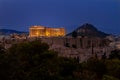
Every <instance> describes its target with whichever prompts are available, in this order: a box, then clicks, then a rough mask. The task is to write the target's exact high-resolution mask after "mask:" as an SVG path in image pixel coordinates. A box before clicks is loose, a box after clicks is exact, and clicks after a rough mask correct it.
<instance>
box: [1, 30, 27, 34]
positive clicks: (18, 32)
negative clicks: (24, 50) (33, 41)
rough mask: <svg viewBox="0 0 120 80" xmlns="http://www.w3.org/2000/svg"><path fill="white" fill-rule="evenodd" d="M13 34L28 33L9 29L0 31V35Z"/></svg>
mask: <svg viewBox="0 0 120 80" xmlns="http://www.w3.org/2000/svg"><path fill="white" fill-rule="evenodd" d="M13 33H17V34H22V33H25V34H28V32H23V31H16V30H11V29H0V35H10V34H13Z"/></svg>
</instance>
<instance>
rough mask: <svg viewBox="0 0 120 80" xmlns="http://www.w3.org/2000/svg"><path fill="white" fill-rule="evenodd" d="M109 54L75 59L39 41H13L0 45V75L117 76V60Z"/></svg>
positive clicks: (7, 79)
mask: <svg viewBox="0 0 120 80" xmlns="http://www.w3.org/2000/svg"><path fill="white" fill-rule="evenodd" d="M114 53H115V54H116V51H113V52H112V53H111V55H113V54H114ZM117 53H119V51H118V52H117ZM111 55H110V59H109V60H108V59H102V60H99V59H97V58H90V59H89V60H87V61H86V62H82V63H78V60H77V59H71V58H64V57H59V56H58V55H57V53H56V52H55V51H52V50H49V46H48V45H47V44H46V43H42V42H40V41H33V42H24V43H20V44H14V45H13V46H12V47H11V48H9V49H8V50H5V49H4V48H3V47H1V46H0V79H1V80H119V79H120V60H119V58H116V57H114V56H115V55H113V56H111Z"/></svg>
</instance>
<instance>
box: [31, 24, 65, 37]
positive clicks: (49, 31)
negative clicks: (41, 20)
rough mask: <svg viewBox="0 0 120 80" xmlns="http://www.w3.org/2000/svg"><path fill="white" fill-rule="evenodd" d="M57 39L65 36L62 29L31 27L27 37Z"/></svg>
mask: <svg viewBox="0 0 120 80" xmlns="http://www.w3.org/2000/svg"><path fill="white" fill-rule="evenodd" d="M41 36H46V37H58V36H65V29H64V28H50V27H44V26H31V27H30V28H29V37H41Z"/></svg>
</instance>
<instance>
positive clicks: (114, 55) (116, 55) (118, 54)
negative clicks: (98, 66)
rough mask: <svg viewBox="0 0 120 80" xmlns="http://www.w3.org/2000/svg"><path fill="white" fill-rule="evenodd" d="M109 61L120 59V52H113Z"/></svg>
mask: <svg viewBox="0 0 120 80" xmlns="http://www.w3.org/2000/svg"><path fill="white" fill-rule="evenodd" d="M109 59H120V50H117V49H116V50H113V51H111V54H110V55H109Z"/></svg>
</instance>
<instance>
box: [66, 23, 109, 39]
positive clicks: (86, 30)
mask: <svg viewBox="0 0 120 80" xmlns="http://www.w3.org/2000/svg"><path fill="white" fill-rule="evenodd" d="M73 32H77V35H78V36H87V37H106V36H108V35H109V34H107V33H104V32H102V31H99V30H98V29H97V28H96V27H94V26H93V25H92V24H89V23H85V24H83V25H82V26H79V27H78V28H77V29H75V30H74V31H73ZM73 32H71V33H69V34H67V36H72V33H73Z"/></svg>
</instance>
